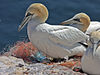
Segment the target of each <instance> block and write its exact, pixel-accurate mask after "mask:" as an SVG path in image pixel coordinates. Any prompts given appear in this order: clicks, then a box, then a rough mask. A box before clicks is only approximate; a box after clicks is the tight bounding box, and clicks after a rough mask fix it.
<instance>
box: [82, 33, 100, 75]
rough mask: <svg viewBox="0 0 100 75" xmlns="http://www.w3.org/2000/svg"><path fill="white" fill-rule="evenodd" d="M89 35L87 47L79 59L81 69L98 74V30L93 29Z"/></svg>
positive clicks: (99, 64) (99, 51)
mask: <svg viewBox="0 0 100 75" xmlns="http://www.w3.org/2000/svg"><path fill="white" fill-rule="evenodd" d="M90 35H91V36H90V43H89V47H88V48H87V51H86V52H85V53H84V55H83V57H82V60H81V65H82V70H83V71H84V72H86V73H88V74H91V75H100V32H99V31H95V32H92V33H91V34H90Z"/></svg>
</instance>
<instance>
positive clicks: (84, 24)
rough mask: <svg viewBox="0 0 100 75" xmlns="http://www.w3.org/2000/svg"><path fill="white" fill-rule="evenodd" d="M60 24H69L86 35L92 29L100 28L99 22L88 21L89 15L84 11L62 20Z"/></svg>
mask: <svg viewBox="0 0 100 75" xmlns="http://www.w3.org/2000/svg"><path fill="white" fill-rule="evenodd" d="M61 24H62V25H65V24H70V26H73V27H76V28H78V29H80V30H82V31H83V32H85V34H87V35H89V34H90V33H91V32H93V31H96V30H100V22H98V21H90V17H89V16H88V15H87V14H85V13H78V14H76V15H75V16H74V17H72V18H71V19H69V20H66V21H63V22H62V23H61Z"/></svg>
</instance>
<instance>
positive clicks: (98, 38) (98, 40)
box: [90, 31, 100, 55]
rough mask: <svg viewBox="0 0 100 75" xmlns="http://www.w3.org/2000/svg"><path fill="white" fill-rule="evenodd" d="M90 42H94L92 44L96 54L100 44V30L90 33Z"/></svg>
mask: <svg viewBox="0 0 100 75" xmlns="http://www.w3.org/2000/svg"><path fill="white" fill-rule="evenodd" d="M90 42H91V43H92V45H91V46H92V47H93V55H94V53H95V51H96V50H97V48H98V46H100V32H99V31H94V32H92V33H91V34H90Z"/></svg>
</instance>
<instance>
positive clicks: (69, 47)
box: [19, 3, 88, 58]
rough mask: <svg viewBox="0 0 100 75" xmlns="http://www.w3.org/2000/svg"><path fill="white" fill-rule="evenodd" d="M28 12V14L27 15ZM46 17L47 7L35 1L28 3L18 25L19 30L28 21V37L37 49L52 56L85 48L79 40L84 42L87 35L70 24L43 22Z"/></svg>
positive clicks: (76, 52) (72, 52) (70, 53)
mask: <svg viewBox="0 0 100 75" xmlns="http://www.w3.org/2000/svg"><path fill="white" fill-rule="evenodd" d="M41 9H42V10H41ZM28 13H30V14H29V15H28V16H27V14H28ZM27 17H28V18H27ZM47 17H48V12H47V8H46V7H45V6H44V5H42V4H40V3H35V4H32V5H30V7H29V8H28V10H27V12H26V15H25V18H24V21H23V22H22V24H21V25H20V26H19V30H21V29H22V28H23V26H24V25H25V24H26V23H28V27H27V31H28V37H29V39H30V41H31V42H32V44H33V45H35V47H37V48H38V50H40V51H42V52H43V53H45V54H47V55H48V56H51V57H53V58H63V57H65V56H72V55H76V54H81V53H83V52H84V51H85V50H86V48H85V47H84V46H83V45H81V44H80V43H79V42H83V41H85V42H86V40H87V39H88V37H87V35H85V34H84V33H83V32H82V31H80V30H78V29H77V28H74V27H71V26H60V25H49V24H47V23H44V22H45V21H46V19H47Z"/></svg>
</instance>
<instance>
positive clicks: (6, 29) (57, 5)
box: [0, 0, 100, 50]
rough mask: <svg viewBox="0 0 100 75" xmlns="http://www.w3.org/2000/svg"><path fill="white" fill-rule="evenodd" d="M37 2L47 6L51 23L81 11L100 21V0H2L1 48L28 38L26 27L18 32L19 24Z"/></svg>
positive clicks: (0, 18) (0, 15)
mask: <svg viewBox="0 0 100 75" xmlns="http://www.w3.org/2000/svg"><path fill="white" fill-rule="evenodd" d="M35 2H39V3H43V4H44V5H45V6H47V8H48V10H49V18H48V20H47V23H50V24H59V23H60V22H62V21H64V20H65V19H68V18H70V17H72V16H73V15H75V14H76V13H79V12H84V13H87V14H88V15H89V16H90V18H91V20H97V21H100V0H0V50H3V48H5V47H7V46H9V45H12V44H14V43H15V42H17V41H19V40H24V39H26V38H27V33H26V27H25V28H24V29H23V30H22V31H21V32H18V26H19V25H20V23H21V21H22V19H23V17H24V14H25V11H26V9H27V7H28V6H29V5H30V4H32V3H35Z"/></svg>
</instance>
